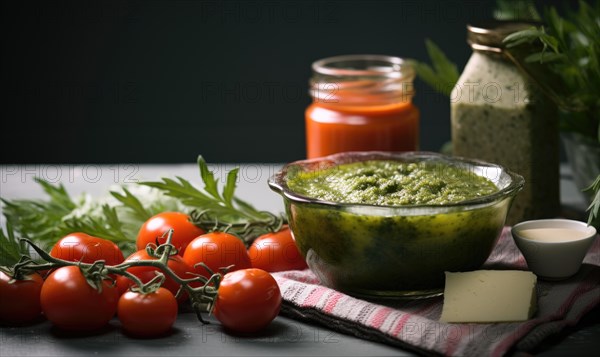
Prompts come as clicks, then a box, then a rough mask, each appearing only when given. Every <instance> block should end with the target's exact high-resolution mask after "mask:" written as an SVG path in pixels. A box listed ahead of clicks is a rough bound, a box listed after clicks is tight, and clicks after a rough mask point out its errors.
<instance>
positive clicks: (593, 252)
mask: <svg viewBox="0 0 600 357" xmlns="http://www.w3.org/2000/svg"><path fill="white" fill-rule="evenodd" d="M484 268H485V269H521V270H522V269H526V268H527V265H526V262H525V260H524V258H523V256H522V255H521V253H520V252H519V250H518V249H517V247H516V246H515V244H514V242H513V239H512V236H511V234H510V229H509V228H508V227H506V228H505V229H504V230H503V232H502V235H501V237H500V239H499V241H498V244H497V245H496V247H495V248H494V251H493V252H492V254H491V256H490V258H489V259H488V261H487V262H486V263H485V265H484ZM273 276H274V277H275V279H276V280H277V282H278V283H279V287H280V288H281V293H282V296H283V300H284V303H283V306H282V314H284V315H287V316H290V317H292V318H297V319H301V320H305V321H312V322H318V323H321V324H324V325H325V326H328V327H329V328H331V329H334V330H336V331H340V332H343V333H347V334H351V335H355V336H357V337H359V338H364V339H369V340H375V341H380V342H385V343H389V344H392V345H396V346H400V347H403V348H406V349H410V350H414V351H416V352H418V353H425V354H444V355H455V356H467V355H469V356H488V355H490V356H501V355H503V354H505V353H506V352H508V351H509V350H511V348H514V349H516V350H519V351H528V350H531V349H533V348H534V347H535V346H537V345H538V344H539V343H540V342H542V340H544V339H545V338H546V337H548V336H550V335H552V334H554V333H557V332H559V331H560V330H562V329H563V328H565V327H566V326H572V325H575V324H576V323H577V322H578V321H579V319H580V318H581V317H582V316H583V315H584V314H585V313H586V312H588V311H590V310H591V309H592V308H594V306H596V305H597V304H598V302H600V239H598V238H597V239H596V240H595V242H594V244H593V245H592V247H591V248H590V250H589V252H588V254H587V255H586V258H585V260H584V264H583V265H582V267H581V270H580V271H579V273H577V275H576V276H574V277H573V278H570V279H568V280H565V281H560V282H547V281H543V280H539V281H538V286H537V289H538V290H537V293H538V310H537V312H536V315H535V316H534V317H533V318H532V319H530V320H528V321H525V322H518V323H497V324H447V323H441V322H439V317H440V314H441V312H442V303H443V298H441V297H437V298H432V299H426V300H413V301H401V302H394V303H392V304H390V303H387V302H386V303H385V305H383V304H381V303H373V302H368V301H365V300H361V299H358V298H354V297H351V296H348V295H345V294H343V293H340V292H338V291H335V290H333V289H329V288H327V287H325V286H322V285H320V283H319V280H318V279H317V278H316V277H315V275H314V274H312V273H311V271H310V270H304V271H287V272H279V273H274V274H273Z"/></svg>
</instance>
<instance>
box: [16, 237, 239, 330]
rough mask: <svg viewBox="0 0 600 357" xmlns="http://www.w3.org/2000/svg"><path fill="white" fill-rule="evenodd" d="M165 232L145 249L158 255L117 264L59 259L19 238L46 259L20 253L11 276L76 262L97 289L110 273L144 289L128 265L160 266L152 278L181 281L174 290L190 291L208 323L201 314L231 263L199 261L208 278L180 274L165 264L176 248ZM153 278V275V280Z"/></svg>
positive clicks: (196, 309) (197, 310)
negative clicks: (214, 266)
mask: <svg viewBox="0 0 600 357" xmlns="http://www.w3.org/2000/svg"><path fill="white" fill-rule="evenodd" d="M165 234H166V235H167V238H166V242H165V243H164V244H161V245H159V246H158V247H156V248H154V247H148V249H153V254H151V255H153V256H158V259H156V260H134V261H125V262H123V263H121V264H117V265H106V264H105V261H104V260H97V261H95V262H94V263H91V264H89V263H83V262H80V261H76V262H73V261H68V260H64V259H59V258H56V257H53V256H51V255H50V254H49V253H47V252H46V251H44V250H43V249H42V248H40V247H38V246H37V245H36V244H35V243H33V242H32V241H31V240H29V239H26V238H22V239H21V241H23V242H25V243H27V244H28V245H29V246H31V248H32V249H33V250H34V251H35V252H36V253H38V254H39V256H40V257H41V258H42V259H43V260H45V261H46V262H45V263H36V262H34V261H33V260H32V259H31V258H29V257H27V256H23V257H22V258H21V259H20V260H19V262H18V263H17V264H15V265H14V266H13V268H12V274H11V275H12V276H13V278H14V279H17V280H22V279H23V278H22V277H25V276H27V275H29V274H31V273H33V272H37V271H45V270H50V269H56V268H60V267H64V266H78V267H79V268H80V269H81V271H82V273H83V274H84V276H85V277H86V279H87V280H88V283H89V284H90V285H91V286H92V287H94V288H96V289H100V287H101V285H102V284H101V283H100V284H98V282H99V281H100V282H101V281H102V280H106V279H109V280H112V281H113V284H114V283H115V279H114V278H112V277H111V275H122V276H125V277H127V278H128V279H131V280H132V281H134V282H135V284H136V286H137V288H138V289H141V290H142V291H144V289H146V290H147V288H146V287H145V286H146V285H148V284H144V283H143V282H142V281H141V280H140V279H139V278H138V277H137V276H135V275H133V274H131V273H130V272H128V271H127V269H128V268H131V267H139V266H143V267H154V268H157V269H159V270H160V272H157V274H159V276H160V275H163V277H162V278H159V277H158V276H157V277H156V278H155V279H157V280H159V279H162V280H164V276H168V277H170V278H171V279H173V280H174V281H175V282H176V283H178V284H179V285H181V288H180V291H179V292H178V293H177V295H179V293H180V292H181V291H182V290H185V291H186V292H187V293H188V295H189V298H190V301H191V303H192V308H193V309H194V312H195V313H196V316H197V317H198V320H200V322H202V323H208V322H207V321H205V320H204V319H203V318H202V314H203V313H211V312H212V309H213V307H214V302H215V299H216V297H217V294H218V290H219V285H220V283H221V280H222V279H223V275H224V274H225V273H226V271H227V270H228V269H229V268H230V267H226V268H223V269H221V271H219V272H213V271H212V270H211V269H209V268H208V267H207V266H206V265H204V264H202V263H200V265H201V266H203V267H204V268H205V269H206V270H207V272H208V273H210V277H209V278H206V277H204V276H202V275H198V274H192V275H193V277H191V278H184V277H180V276H179V275H177V274H176V273H175V272H174V271H173V270H172V269H171V268H170V267H169V266H168V261H169V257H170V256H171V255H172V254H174V249H175V247H174V246H173V245H172V244H171V238H172V236H173V229H170V230H169V231H167V232H166V233H165ZM149 246H150V244H149ZM155 279H152V281H154V280H155ZM154 283H156V282H154ZM194 283H200V284H201V285H200V286H197V287H193V286H192V284H194Z"/></svg>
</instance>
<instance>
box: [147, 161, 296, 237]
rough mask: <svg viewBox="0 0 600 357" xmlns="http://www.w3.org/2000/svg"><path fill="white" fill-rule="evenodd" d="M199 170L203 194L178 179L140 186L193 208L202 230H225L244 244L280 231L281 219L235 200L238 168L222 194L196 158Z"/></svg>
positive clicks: (215, 182) (244, 202)
mask: <svg viewBox="0 0 600 357" xmlns="http://www.w3.org/2000/svg"><path fill="white" fill-rule="evenodd" d="M198 168H199V170H200V176H201V177H202V181H203V182H204V191H201V190H199V189H197V188H196V187H194V186H193V185H192V184H191V183H190V182H189V181H187V180H185V179H183V178H181V177H176V179H175V180H174V179H170V178H163V179H162V180H161V181H147V182H141V183H140V184H141V185H146V186H149V187H152V188H155V189H158V190H160V191H162V192H163V193H164V194H166V195H167V196H170V197H174V198H176V199H178V200H179V201H180V202H181V203H182V204H183V205H185V206H188V207H190V208H192V212H191V216H192V219H193V221H194V223H195V224H196V225H197V226H199V227H201V228H203V229H204V230H214V229H218V230H226V231H228V232H229V233H233V234H236V235H238V236H240V237H241V238H242V239H243V240H244V242H245V243H246V244H250V243H251V242H252V240H253V239H254V238H256V237H258V236H259V235H260V234H263V233H266V232H270V231H276V230H279V229H280V228H281V226H282V224H283V223H284V218H282V217H279V216H276V215H274V214H272V213H270V212H267V211H259V210H257V209H256V208H254V207H253V206H252V205H251V204H250V203H248V202H246V201H244V200H242V199H240V198H238V197H235V195H234V192H235V187H236V182H237V175H238V171H239V169H238V168H235V169H233V170H231V171H229V173H228V174H227V179H226V182H225V185H224V187H223V190H222V191H221V192H219V189H218V183H217V180H216V179H215V177H214V174H213V173H212V172H211V171H210V170H209V168H208V165H207V164H206V161H204V158H203V157H202V156H199V157H198Z"/></svg>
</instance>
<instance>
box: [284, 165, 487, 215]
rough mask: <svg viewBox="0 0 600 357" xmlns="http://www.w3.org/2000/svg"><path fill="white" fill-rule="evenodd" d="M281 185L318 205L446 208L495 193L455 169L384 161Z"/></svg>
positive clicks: (335, 169) (338, 168) (483, 180)
mask: <svg viewBox="0 0 600 357" xmlns="http://www.w3.org/2000/svg"><path fill="white" fill-rule="evenodd" d="M287 184H288V187H289V188H290V189H291V190H292V191H294V192H296V193H299V194H301V195H303V196H307V197H312V198H316V199H319V200H324V201H331V202H340V203H359V204H373V205H385V206H398V205H422V204H449V203H455V202H460V201H465V200H471V199H474V198H477V197H480V196H485V195H489V194H491V193H494V192H496V191H498V188H497V187H496V185H494V183H493V182H491V181H490V180H488V179H487V178H485V177H481V176H478V175H476V174H474V173H473V172H471V171H468V170H466V169H463V168H460V167H455V166H450V165H446V164H441V163H439V162H437V163H436V162H417V163H405V162H398V161H387V160H372V161H363V162H355V163H350V164H343V165H338V166H335V167H332V168H329V169H325V170H321V171H317V172H301V173H299V174H298V175H296V176H293V177H291V178H290V179H289V180H288V182H287Z"/></svg>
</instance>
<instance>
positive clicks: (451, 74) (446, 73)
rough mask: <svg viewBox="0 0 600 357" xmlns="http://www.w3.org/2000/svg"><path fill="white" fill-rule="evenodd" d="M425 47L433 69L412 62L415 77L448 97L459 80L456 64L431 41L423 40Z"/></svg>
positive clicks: (423, 64) (426, 65)
mask: <svg viewBox="0 0 600 357" xmlns="http://www.w3.org/2000/svg"><path fill="white" fill-rule="evenodd" d="M425 46H426V47H427V53H428V54H429V58H430V59H431V63H432V65H433V67H432V66H430V65H428V64H427V63H422V62H418V61H413V66H414V68H415V70H416V72H417V75H418V76H419V78H421V79H422V80H423V81H424V82H425V83H427V84H428V85H429V86H431V87H432V88H433V89H435V90H436V91H438V92H440V93H442V94H445V95H447V96H450V93H451V92H452V88H454V86H455V85H456V82H458V78H459V73H458V69H457V68H456V64H454V63H452V62H451V61H450V60H449V59H448V57H446V55H445V54H444V52H442V50H441V49H440V48H439V47H438V46H437V45H436V44H435V43H434V42H433V41H431V40H429V39H427V40H425Z"/></svg>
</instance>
